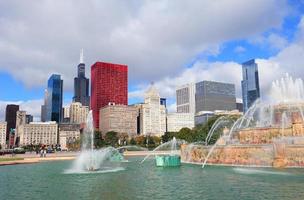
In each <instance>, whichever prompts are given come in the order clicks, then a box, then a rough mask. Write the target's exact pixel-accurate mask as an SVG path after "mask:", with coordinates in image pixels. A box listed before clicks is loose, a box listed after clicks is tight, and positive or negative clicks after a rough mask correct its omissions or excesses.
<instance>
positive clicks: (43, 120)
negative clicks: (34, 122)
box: [41, 89, 48, 122]
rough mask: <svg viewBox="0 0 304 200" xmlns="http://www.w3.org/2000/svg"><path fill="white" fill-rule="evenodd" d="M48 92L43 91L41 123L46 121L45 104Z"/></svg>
mask: <svg viewBox="0 0 304 200" xmlns="http://www.w3.org/2000/svg"><path fill="white" fill-rule="evenodd" d="M47 98H48V92H47V90H46V89H45V90H44V104H43V105H42V106H41V121H42V122H45V121H46V104H47Z"/></svg>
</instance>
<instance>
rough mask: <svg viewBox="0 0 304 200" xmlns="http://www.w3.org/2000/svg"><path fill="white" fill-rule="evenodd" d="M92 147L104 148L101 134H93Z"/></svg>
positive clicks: (96, 132) (97, 132)
mask: <svg viewBox="0 0 304 200" xmlns="http://www.w3.org/2000/svg"><path fill="white" fill-rule="evenodd" d="M94 146H95V148H96V149H100V148H102V147H103V146H105V142H104V140H103V138H102V134H101V132H99V131H95V132H94Z"/></svg>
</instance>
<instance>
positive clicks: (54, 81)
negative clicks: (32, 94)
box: [45, 74, 63, 123]
mask: <svg viewBox="0 0 304 200" xmlns="http://www.w3.org/2000/svg"><path fill="white" fill-rule="evenodd" d="M62 88H63V80H61V76H60V75H58V74H53V75H52V76H51V77H50V78H49V80H48V87H47V101H46V105H45V121H56V122H57V123H59V122H61V119H62V97H63V93H62Z"/></svg>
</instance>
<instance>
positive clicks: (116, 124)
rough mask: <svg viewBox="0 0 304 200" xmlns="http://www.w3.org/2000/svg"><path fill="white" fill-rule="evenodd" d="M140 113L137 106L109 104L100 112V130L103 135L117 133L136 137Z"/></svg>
mask: <svg viewBox="0 0 304 200" xmlns="http://www.w3.org/2000/svg"><path fill="white" fill-rule="evenodd" d="M138 112H139V111H138V108H137V107H135V106H127V105H115V104H109V105H107V106H105V107H103V108H101V109H100V111H99V130H100V131H101V132H102V133H103V134H105V133H107V132H109V131H115V132H118V133H126V134H128V135H129V137H132V136H135V135H136V134H137V117H138Z"/></svg>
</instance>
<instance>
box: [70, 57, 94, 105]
mask: <svg viewBox="0 0 304 200" xmlns="http://www.w3.org/2000/svg"><path fill="white" fill-rule="evenodd" d="M77 71H78V74H77V77H75V78H74V97H73V101H74V102H80V103H81V104H82V105H83V106H90V96H89V79H88V78H86V77H85V64H84V62H83V51H81V53H80V63H79V65H78V70H77Z"/></svg>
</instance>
